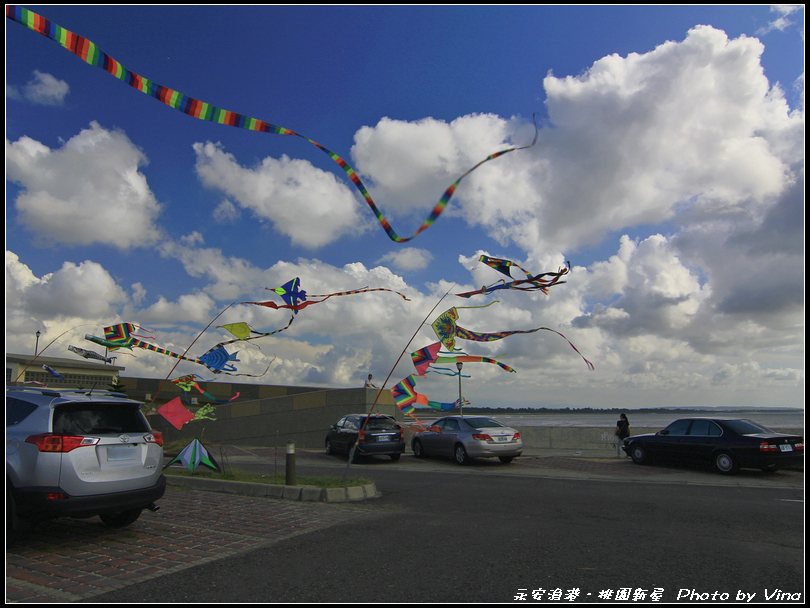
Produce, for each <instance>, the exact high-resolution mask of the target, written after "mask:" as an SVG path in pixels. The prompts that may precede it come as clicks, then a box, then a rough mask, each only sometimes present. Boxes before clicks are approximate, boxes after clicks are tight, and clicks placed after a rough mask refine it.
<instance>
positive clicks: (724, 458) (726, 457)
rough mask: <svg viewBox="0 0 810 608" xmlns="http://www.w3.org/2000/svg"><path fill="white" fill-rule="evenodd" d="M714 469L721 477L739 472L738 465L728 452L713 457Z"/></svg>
mask: <svg viewBox="0 0 810 608" xmlns="http://www.w3.org/2000/svg"><path fill="white" fill-rule="evenodd" d="M714 468H715V469H717V470H718V471H719V472H720V473H722V474H723V475H734V474H735V473H736V472H737V471H739V470H740V464H739V463H738V462H737V459H736V458H734V456H732V455H731V454H729V453H728V452H719V453H717V454H715V455H714Z"/></svg>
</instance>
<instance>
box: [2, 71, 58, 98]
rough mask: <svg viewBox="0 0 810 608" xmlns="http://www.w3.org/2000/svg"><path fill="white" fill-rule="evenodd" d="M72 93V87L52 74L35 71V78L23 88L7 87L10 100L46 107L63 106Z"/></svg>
mask: <svg viewBox="0 0 810 608" xmlns="http://www.w3.org/2000/svg"><path fill="white" fill-rule="evenodd" d="M68 93H70V86H69V85H68V83H66V82H65V81H64V80H59V79H58V78H55V77H54V76H52V75H51V74H45V73H43V72H40V71H39V70H34V77H33V78H32V79H31V80H30V81H29V82H28V83H27V84H25V85H23V86H22V87H17V86H14V85H6V97H7V98H8V99H16V100H23V99H24V100H26V101H30V102H31V103H35V104H38V105H45V106H61V105H63V104H64V103H65V97H67V95H68Z"/></svg>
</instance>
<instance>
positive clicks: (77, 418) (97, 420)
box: [53, 402, 150, 435]
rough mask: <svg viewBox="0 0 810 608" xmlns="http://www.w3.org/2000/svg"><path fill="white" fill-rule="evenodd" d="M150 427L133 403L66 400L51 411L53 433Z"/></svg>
mask: <svg viewBox="0 0 810 608" xmlns="http://www.w3.org/2000/svg"><path fill="white" fill-rule="evenodd" d="M149 430H150V428H149V424H148V423H147V422H146V419H145V418H144V417H143V416H142V415H141V413H140V411H139V410H138V405H137V404H134V403H133V404H124V403H95V402H94V403H69V404H66V405H60V406H59V407H57V408H56V409H55V410H54V412H53V432H54V433H66V434H69V435H83V434H91V433H99V434H101V433H148V432H149Z"/></svg>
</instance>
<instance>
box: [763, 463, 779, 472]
mask: <svg viewBox="0 0 810 608" xmlns="http://www.w3.org/2000/svg"><path fill="white" fill-rule="evenodd" d="M778 470H779V465H778V464H769V465H767V466H764V467H762V472H763V473H776V472H777V471H778Z"/></svg>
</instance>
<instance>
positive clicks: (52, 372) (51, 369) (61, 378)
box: [42, 365, 65, 381]
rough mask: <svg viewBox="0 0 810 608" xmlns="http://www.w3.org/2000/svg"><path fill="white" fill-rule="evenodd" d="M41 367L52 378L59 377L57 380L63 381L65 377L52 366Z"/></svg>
mask: <svg viewBox="0 0 810 608" xmlns="http://www.w3.org/2000/svg"><path fill="white" fill-rule="evenodd" d="M42 369H44V370H45V371H46V372H48V373H49V374H50V375H51V376H53V377H54V378H59V380H62V381H64V379H65V377H64V376H63V375H62V374H60V373H59V372H58V371H56V370H55V369H54V368H52V367H48V366H47V365H43V366H42Z"/></svg>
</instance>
